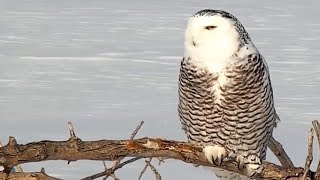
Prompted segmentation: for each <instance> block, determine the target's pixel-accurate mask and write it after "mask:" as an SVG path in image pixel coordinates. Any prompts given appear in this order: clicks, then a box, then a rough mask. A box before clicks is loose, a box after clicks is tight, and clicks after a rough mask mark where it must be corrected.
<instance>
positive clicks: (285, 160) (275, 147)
mask: <svg viewBox="0 0 320 180" xmlns="http://www.w3.org/2000/svg"><path fill="white" fill-rule="evenodd" d="M268 147H269V148H270V149H271V151H272V152H273V154H274V155H275V156H276V157H277V158H278V160H279V161H280V163H281V165H282V166H283V167H285V168H294V165H293V162H292V161H291V159H290V158H289V156H288V155H287V153H286V151H285V150H284V149H283V147H282V145H281V144H280V143H279V142H278V141H277V140H275V139H274V138H273V137H271V138H270V141H269V144H268Z"/></svg>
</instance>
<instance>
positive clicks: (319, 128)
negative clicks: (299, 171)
mask: <svg viewBox="0 0 320 180" xmlns="http://www.w3.org/2000/svg"><path fill="white" fill-rule="evenodd" d="M312 125H313V129H314V131H315V132H316V135H317V140H318V145H319V150H320V124H319V122H318V121H316V120H314V121H312ZM319 152H320V151H319ZM319 157H320V154H319ZM315 177H316V179H320V161H319V162H318V166H317V170H316V175H315Z"/></svg>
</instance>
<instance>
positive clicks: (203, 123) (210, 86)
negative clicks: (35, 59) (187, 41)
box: [178, 54, 277, 160]
mask: <svg viewBox="0 0 320 180" xmlns="http://www.w3.org/2000/svg"><path fill="white" fill-rule="evenodd" d="M193 62H194V61H193V60H191V59H190V58H189V57H185V58H184V59H183V60H182V62H181V69H180V77H179V107H178V110H179V115H180V120H181V123H182V128H183V130H184V131H185V132H186V134H187V136H188V139H189V141H190V142H192V143H197V144H199V145H201V146H203V147H204V146H207V145H220V146H222V147H225V148H226V151H227V154H228V156H229V157H230V158H236V157H237V156H238V155H242V156H243V157H245V158H247V157H249V156H250V155H255V156H257V157H259V158H261V160H263V159H265V156H266V148H267V144H268V140H269V138H270V137H271V135H272V131H273V128H274V127H275V126H276V119H277V115H276V112H275V108H274V103H273V92H272V87H271V82H270V78H269V72H268V68H267V65H266V63H265V61H264V59H263V57H262V56H261V55H260V54H251V55H249V56H248V57H247V58H245V59H239V60H238V61H237V62H231V63H229V64H228V65H227V66H226V68H225V69H224V71H221V72H222V73H221V74H219V73H210V72H209V70H208V69H206V67H198V66H196V65H195V64H193ZM219 78H225V80H226V83H224V84H222V85H220V84H219Z"/></svg>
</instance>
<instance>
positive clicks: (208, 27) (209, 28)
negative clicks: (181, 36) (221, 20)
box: [205, 26, 218, 30]
mask: <svg viewBox="0 0 320 180" xmlns="http://www.w3.org/2000/svg"><path fill="white" fill-rule="evenodd" d="M216 27H218V26H206V27H205V29H207V30H212V29H215V28H216Z"/></svg>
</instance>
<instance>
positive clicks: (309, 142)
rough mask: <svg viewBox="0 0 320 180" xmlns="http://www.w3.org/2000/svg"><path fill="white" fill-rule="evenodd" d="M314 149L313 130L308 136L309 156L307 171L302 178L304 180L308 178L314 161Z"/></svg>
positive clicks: (306, 165) (306, 164)
mask: <svg viewBox="0 0 320 180" xmlns="http://www.w3.org/2000/svg"><path fill="white" fill-rule="evenodd" d="M312 148H313V128H311V129H310V131H309V135H308V154H307V158H306V163H305V168H304V170H305V171H304V174H303V178H302V179H303V180H305V179H306V178H307V174H308V172H309V170H310V166H311V163H312V160H313V154H312V150H313V149H312Z"/></svg>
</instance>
